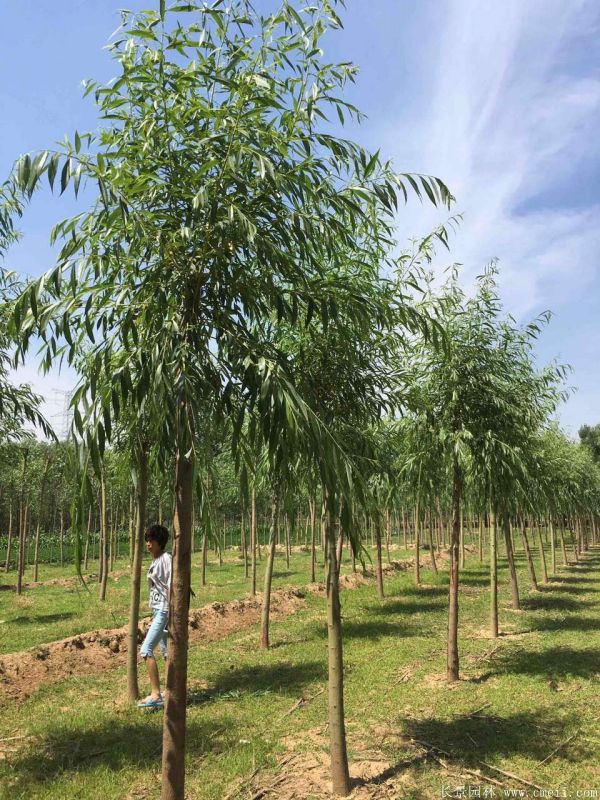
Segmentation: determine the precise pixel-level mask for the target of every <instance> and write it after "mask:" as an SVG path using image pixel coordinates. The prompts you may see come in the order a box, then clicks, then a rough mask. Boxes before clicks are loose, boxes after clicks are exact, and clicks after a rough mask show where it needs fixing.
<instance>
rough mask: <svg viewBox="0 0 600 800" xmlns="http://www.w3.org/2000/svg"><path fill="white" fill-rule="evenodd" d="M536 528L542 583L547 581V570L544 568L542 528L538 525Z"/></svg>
mask: <svg viewBox="0 0 600 800" xmlns="http://www.w3.org/2000/svg"><path fill="white" fill-rule="evenodd" d="M536 529H537V537H538V546H539V548H540V564H541V565H542V580H543V581H544V583H548V570H547V568H546V553H545V552H544V542H543V540H542V529H541V528H540V526H539V525H536Z"/></svg>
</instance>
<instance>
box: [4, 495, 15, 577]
mask: <svg viewBox="0 0 600 800" xmlns="http://www.w3.org/2000/svg"><path fill="white" fill-rule="evenodd" d="M11 491H12V487H11ZM12 535H13V501H12V494H11V497H10V500H9V505H8V542H7V543H6V564H5V565H4V572H8V570H9V569H10V548H11V546H12Z"/></svg>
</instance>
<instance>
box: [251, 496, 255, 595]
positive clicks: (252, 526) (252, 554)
mask: <svg viewBox="0 0 600 800" xmlns="http://www.w3.org/2000/svg"><path fill="white" fill-rule="evenodd" d="M250 551H251V557H252V597H254V596H255V595H256V489H255V488H254V487H252V500H251V505H250Z"/></svg>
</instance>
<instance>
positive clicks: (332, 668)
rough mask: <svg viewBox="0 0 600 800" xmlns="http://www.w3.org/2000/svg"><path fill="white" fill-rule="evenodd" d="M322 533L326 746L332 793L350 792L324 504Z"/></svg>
mask: <svg viewBox="0 0 600 800" xmlns="http://www.w3.org/2000/svg"><path fill="white" fill-rule="evenodd" d="M327 505H328V506H329V507H328V510H327V517H326V523H325V529H326V530H325V536H326V542H327V551H328V559H327V562H328V570H327V650H328V654H329V659H328V662H329V664H328V666H329V680H328V686H329V747H330V756H331V778H332V784H333V793H334V794H335V795H338V796H342V797H345V796H346V795H348V794H350V774H349V770H348V754H347V750H346V728H345V723H344V656H343V643H342V615H341V608H340V589H339V577H338V570H337V564H336V552H335V528H334V524H333V509H332V508H331V507H330V503H328V504H327Z"/></svg>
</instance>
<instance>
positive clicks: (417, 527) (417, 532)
mask: <svg viewBox="0 0 600 800" xmlns="http://www.w3.org/2000/svg"><path fill="white" fill-rule="evenodd" d="M420 543H421V522H420V520H419V504H418V503H417V505H416V506H415V583H416V584H417V586H419V585H420V584H421V564H420V563H419V559H420V553H419V547H420Z"/></svg>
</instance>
